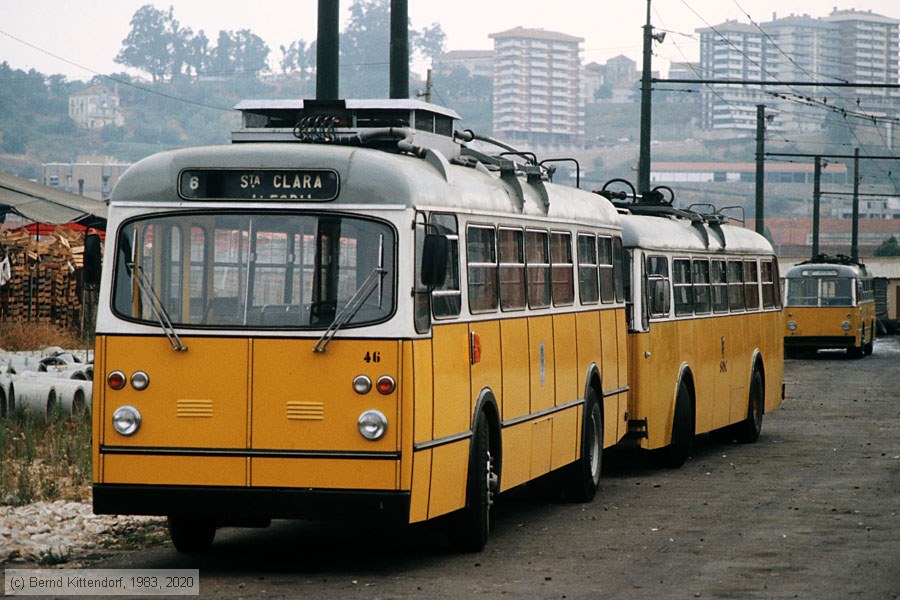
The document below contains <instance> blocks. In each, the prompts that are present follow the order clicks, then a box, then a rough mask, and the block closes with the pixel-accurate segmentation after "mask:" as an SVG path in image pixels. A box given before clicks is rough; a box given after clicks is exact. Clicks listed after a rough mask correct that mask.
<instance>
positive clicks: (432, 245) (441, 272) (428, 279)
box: [421, 233, 450, 288]
mask: <svg viewBox="0 0 900 600" xmlns="http://www.w3.org/2000/svg"><path fill="white" fill-rule="evenodd" d="M449 249H450V242H449V240H448V239H447V236H445V235H440V234H437V233H428V234H426V235H425V243H424V245H423V247H422V273H421V277H422V285H425V286H427V287H429V288H433V287H435V286H437V285H440V284H442V283H444V279H445V278H446V277H447V255H448V254H449Z"/></svg>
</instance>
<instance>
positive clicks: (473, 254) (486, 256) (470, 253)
mask: <svg viewBox="0 0 900 600" xmlns="http://www.w3.org/2000/svg"><path fill="white" fill-rule="evenodd" d="M466 264H467V265H468V287H469V310H470V311H471V312H473V313H483V312H489V311H493V310H497V242H496V238H495V235H494V228H493V227H483V226H473V225H470V226H469V228H468V230H467V232H466Z"/></svg>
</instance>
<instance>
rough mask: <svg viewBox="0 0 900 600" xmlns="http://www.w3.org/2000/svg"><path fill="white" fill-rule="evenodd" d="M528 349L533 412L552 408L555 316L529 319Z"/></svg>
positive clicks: (554, 392) (554, 384) (554, 393)
mask: <svg viewBox="0 0 900 600" xmlns="http://www.w3.org/2000/svg"><path fill="white" fill-rule="evenodd" d="M528 351H529V363H530V365H531V377H530V382H531V412H533V413H535V412H538V411H541V410H546V409H548V408H552V407H553V405H554V402H555V400H556V381H555V376H554V375H555V373H554V370H555V369H554V363H555V352H554V349H553V317H551V316H549V315H548V316H544V317H531V318H530V319H528Z"/></svg>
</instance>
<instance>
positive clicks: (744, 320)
mask: <svg viewBox="0 0 900 600" xmlns="http://www.w3.org/2000/svg"><path fill="white" fill-rule="evenodd" d="M782 318H783V317H782V313H781V311H766V312H749V313H746V314H732V315H723V316H717V317H707V318H694V319H680V320H666V321H655V322H652V323H651V326H650V330H649V331H648V332H645V333H629V334H628V342H629V352H630V354H631V365H632V371H631V380H630V382H631V390H630V399H631V402H630V405H629V419H631V420H635V421H642V420H646V432H647V436H646V437H643V438H641V441H640V445H641V447H643V448H646V449H655V448H661V447H664V446H667V445H668V444H670V443H671V441H672V424H673V418H674V408H675V397H676V394H677V393H678V386H679V383H680V382H681V381H682V380H683V379H685V378H686V377H687V378H689V380H690V381H692V385H693V397H694V402H695V411H694V412H695V419H696V421H695V433H698V434H699V433H704V432H708V431H712V430H714V429H719V428H721V427H725V426H727V425H730V424H732V423H738V422H740V421H743V420H744V419H746V418H747V410H748V398H749V385H750V377H751V373H752V365H753V360H754V358H755V357H756V355H757V354H759V355H760V356H762V357H763V358H764V361H763V369H764V381H765V412H769V411H772V410H775V409H776V408H777V407H778V406H779V405H780V403H781V399H782V390H781V382H782V375H783V365H784V361H783V359H782V348H781V340H780V339H779V338H778V337H777V336H774V335H771V332H772V331H778V330H779V329H780V327H781V320H782ZM767 332H768V333H767Z"/></svg>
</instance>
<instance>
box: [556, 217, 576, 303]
mask: <svg viewBox="0 0 900 600" xmlns="http://www.w3.org/2000/svg"><path fill="white" fill-rule="evenodd" d="M572 268H573V265H572V234H571V233H569V232H551V233H550V275H551V278H552V281H551V286H550V287H551V289H552V290H553V305H554V306H571V305H572V304H573V303H574V302H575V279H574V275H573V274H572Z"/></svg>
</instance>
